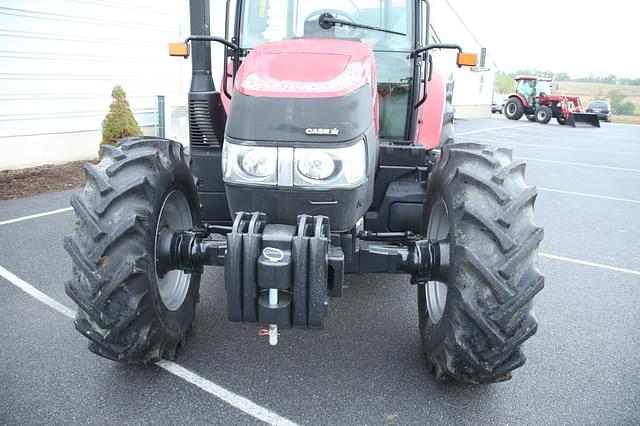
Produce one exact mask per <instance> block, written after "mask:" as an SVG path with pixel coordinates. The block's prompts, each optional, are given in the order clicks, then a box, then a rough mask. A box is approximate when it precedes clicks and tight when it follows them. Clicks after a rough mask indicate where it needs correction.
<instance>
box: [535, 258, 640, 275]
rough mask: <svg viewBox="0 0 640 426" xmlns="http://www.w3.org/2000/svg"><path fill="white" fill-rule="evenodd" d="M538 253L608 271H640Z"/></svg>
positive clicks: (635, 272) (633, 272)
mask: <svg viewBox="0 0 640 426" xmlns="http://www.w3.org/2000/svg"><path fill="white" fill-rule="evenodd" d="M538 254H539V255H540V257H546V258H549V259H555V260H561V261H563V262H569V263H575V264H578V265H585V266H592V267H594V268H600V269H606V270H608V271H616V272H623V273H625V274H631V275H640V271H634V270H632V269H625V268H617V267H615V266H609V265H603V264H602V263H594V262H587V261H584V260H578V259H572V258H570V257H564V256H556V255H554V254H548V253H538Z"/></svg>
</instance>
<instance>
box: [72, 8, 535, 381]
mask: <svg viewBox="0 0 640 426" xmlns="http://www.w3.org/2000/svg"><path fill="white" fill-rule="evenodd" d="M327 3H330V6H328V5H327ZM232 4H236V9H235V16H231V13H232V11H233V7H232V6H231V5H232ZM190 8H191V32H192V34H193V35H192V36H190V37H188V38H187V40H186V41H185V42H184V43H176V44H173V45H171V49H170V50H171V54H172V55H174V56H176V55H177V56H185V57H188V56H191V58H192V68H193V74H192V83H191V91H190V93H189V99H188V105H189V126H190V146H189V153H188V154H187V153H186V152H185V150H184V149H183V147H182V145H181V144H179V143H177V142H174V141H170V140H167V139H160V138H132V139H125V140H122V141H121V142H120V143H119V145H118V146H103V148H102V150H101V160H100V163H99V164H97V165H94V164H91V163H88V164H87V165H86V166H85V171H86V176H87V183H86V186H85V189H84V192H83V193H81V194H79V195H77V196H74V197H73V198H72V200H71V204H72V206H73V207H74V209H75V211H76V214H77V218H78V220H77V229H76V231H75V233H74V234H73V235H71V236H69V237H67V238H66V239H65V242H64V247H65V249H66V250H67V252H68V253H69V254H70V255H71V258H72V260H73V276H72V278H71V280H69V281H68V282H67V284H66V292H67V294H68V295H69V297H70V298H71V299H72V300H73V301H74V302H75V303H76V304H77V306H78V311H77V312H78V313H77V317H76V320H75V327H76V329H77V330H78V331H79V332H80V333H81V334H82V335H83V336H84V337H86V338H88V339H89V341H90V343H89V349H90V350H91V351H93V352H95V353H96V354H98V355H101V356H103V357H106V358H109V359H112V360H117V361H120V362H123V363H129V364H146V363H152V362H155V361H158V360H160V359H162V358H168V359H173V358H174V357H175V355H176V351H177V349H178V347H182V346H183V344H184V342H185V337H186V335H187V332H188V331H189V330H190V329H191V326H192V323H193V320H194V317H195V315H196V304H197V302H198V300H199V289H200V286H201V285H205V286H223V288H224V289H225V291H226V309H227V317H228V319H229V320H230V321H235V322H243V323H255V324H260V325H261V328H260V329H259V334H260V335H261V336H265V337H266V338H268V341H269V343H270V344H271V345H276V344H277V343H278V340H279V338H281V336H280V334H281V333H282V334H288V333H293V332H294V331H293V330H291V329H292V328H300V329H320V328H322V327H323V325H324V323H325V321H326V318H327V315H328V312H329V309H328V304H329V300H330V298H331V297H340V296H341V295H342V292H343V285H344V282H345V275H346V274H355V273H369V274H382V273H394V274H405V276H407V277H409V278H410V279H407V280H396V282H397V284H398V285H403V286H404V285H413V286H415V287H414V288H415V292H416V295H417V303H416V306H417V308H418V315H417V317H418V319H419V330H420V337H421V340H422V346H423V348H424V352H425V354H426V358H427V362H428V364H429V366H430V370H431V371H432V372H433V374H435V376H436V377H438V378H440V379H445V378H452V379H456V380H460V381H466V382H471V383H491V382H497V381H502V380H506V379H508V378H510V377H511V371H512V370H514V369H516V368H518V367H520V366H521V365H523V363H524V362H525V357H524V354H523V353H522V349H521V345H522V344H523V343H524V342H525V341H526V340H527V339H528V338H529V337H531V336H532V335H533V334H534V333H535V332H536V330H537V327H538V325H537V322H536V319H535V316H534V314H533V310H532V301H533V298H534V296H535V295H536V294H537V293H538V292H539V291H540V290H541V289H542V288H543V286H544V277H543V275H542V274H541V273H540V271H539V269H538V245H539V244H540V241H541V240H542V238H543V231H542V228H541V227H539V226H538V225H537V224H536V223H535V221H534V217H533V208H534V202H535V199H536V195H537V191H536V188H535V187H531V186H528V185H526V184H525V180H524V170H525V166H524V164H523V163H522V162H513V161H512V155H511V151H509V150H507V149H502V148H498V149H496V148H492V147H489V146H486V145H480V144H471V143H459V144H456V143H452V142H453V108H452V106H451V96H452V91H451V90H447V83H446V79H445V77H444V76H445V75H446V72H445V71H443V70H442V69H441V68H439V67H438V66H436V65H437V64H436V63H435V61H434V60H433V58H432V56H431V53H432V52H433V51H434V50H438V49H455V50H458V52H459V53H458V64H459V65H461V66H462V65H465V66H473V65H475V62H476V56H475V55H469V54H463V53H462V51H461V49H460V47H458V46H457V45H452V44H432V43H430V41H431V34H430V30H429V29H430V26H429V22H428V17H429V3H428V2H426V1H423V0H381V1H370V0H354V1H349V2H344V1H339V2H338V1H335V2H327V0H305V1H302V0H288V1H281V0H277V1H276V0H273V1H270V0H235V1H228V2H227V18H226V19H227V31H226V37H225V38H219V37H213V36H211V35H210V34H209V29H210V24H209V2H208V0H191V1H190ZM214 42H215V43H221V44H223V45H224V46H225V50H224V57H223V58H220V60H219V61H218V63H219V66H220V67H221V68H223V70H224V73H223V76H224V77H223V79H222V82H221V87H222V90H221V91H217V90H216V88H215V85H214V83H213V79H212V73H211V69H212V68H211V44H212V43H214ZM176 84H177V82H176ZM427 89H428V90H427ZM205 266H223V267H224V278H223V279H221V276H222V275H221V274H211V273H210V274H203V272H204V267H205ZM371 277H372V278H371V279H370V280H369V281H370V282H371V285H375V281H376V280H375V278H373V277H375V275H371ZM384 306H385V303H384V301H381V303H380V307H379V308H384ZM349 326H350V324H348V323H347V324H344V327H349ZM373 333H374V334H375V331H374V332H373Z"/></svg>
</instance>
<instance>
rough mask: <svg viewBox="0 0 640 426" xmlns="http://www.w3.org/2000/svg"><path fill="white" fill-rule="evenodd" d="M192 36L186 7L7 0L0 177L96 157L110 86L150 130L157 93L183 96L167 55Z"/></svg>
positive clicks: (0, 14)
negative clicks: (125, 97) (116, 87)
mask: <svg viewBox="0 0 640 426" xmlns="http://www.w3.org/2000/svg"><path fill="white" fill-rule="evenodd" d="M188 33H189V29H188V2H187V1H186V0H178V1H170V0H162V1H153V0H139V1H136V2H126V1H110V0H84V1H80V0H55V1H51V0H31V1H28V2H26V1H24V0H3V2H2V3H1V5H0V61H1V63H2V69H1V70H0V170H2V169H8V168H21V167H29V166H35V165H42V164H56V163H63V162H67V161H72V160H84V159H89V158H94V157H96V155H97V152H98V145H99V142H100V129H101V123H102V120H103V119H104V116H105V114H106V112H107V111H108V108H109V104H110V103H111V97H110V93H111V89H112V88H113V86H114V85H116V84H121V85H122V86H123V87H124V89H125V91H126V92H127V95H128V99H129V102H130V104H131V108H132V110H133V112H134V114H135V116H136V119H137V120H138V122H139V123H140V125H141V126H142V127H143V128H144V131H145V133H146V134H153V133H155V125H156V99H157V96H158V95H164V96H167V98H168V99H181V98H182V97H181V94H184V93H186V91H187V90H188V84H189V76H190V64H189V63H188V61H184V60H180V59H176V58H170V57H169V56H168V54H167V44H168V43H169V42H170V41H175V40H181V39H183V38H184V37H185V36H186V35H187V34H188ZM184 97H186V94H185V95H184ZM185 99H186V98H185Z"/></svg>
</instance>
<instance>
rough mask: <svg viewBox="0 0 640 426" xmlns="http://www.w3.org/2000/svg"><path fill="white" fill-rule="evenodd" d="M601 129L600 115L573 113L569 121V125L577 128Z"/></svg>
mask: <svg viewBox="0 0 640 426" xmlns="http://www.w3.org/2000/svg"><path fill="white" fill-rule="evenodd" d="M578 124H579V125H584V126H593V127H600V120H599V119H598V114H591V113H587V112H572V113H571V114H569V118H568V119H567V125H568V126H571V127H576V125H578Z"/></svg>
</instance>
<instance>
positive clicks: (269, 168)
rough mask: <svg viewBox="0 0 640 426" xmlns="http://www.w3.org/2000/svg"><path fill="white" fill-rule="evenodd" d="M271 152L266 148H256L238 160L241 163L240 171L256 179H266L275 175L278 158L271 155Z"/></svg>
mask: <svg viewBox="0 0 640 426" xmlns="http://www.w3.org/2000/svg"><path fill="white" fill-rule="evenodd" d="M272 151H273V150H272V149H268V148H256V149H252V150H251V151H249V152H247V153H246V154H244V156H242V158H241V159H240V158H238V161H242V170H243V171H244V172H245V173H247V174H248V175H251V176H254V177H257V178H266V177H269V176H272V175H274V174H275V173H276V167H277V163H278V156H277V154H276V155H273V152H272Z"/></svg>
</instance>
